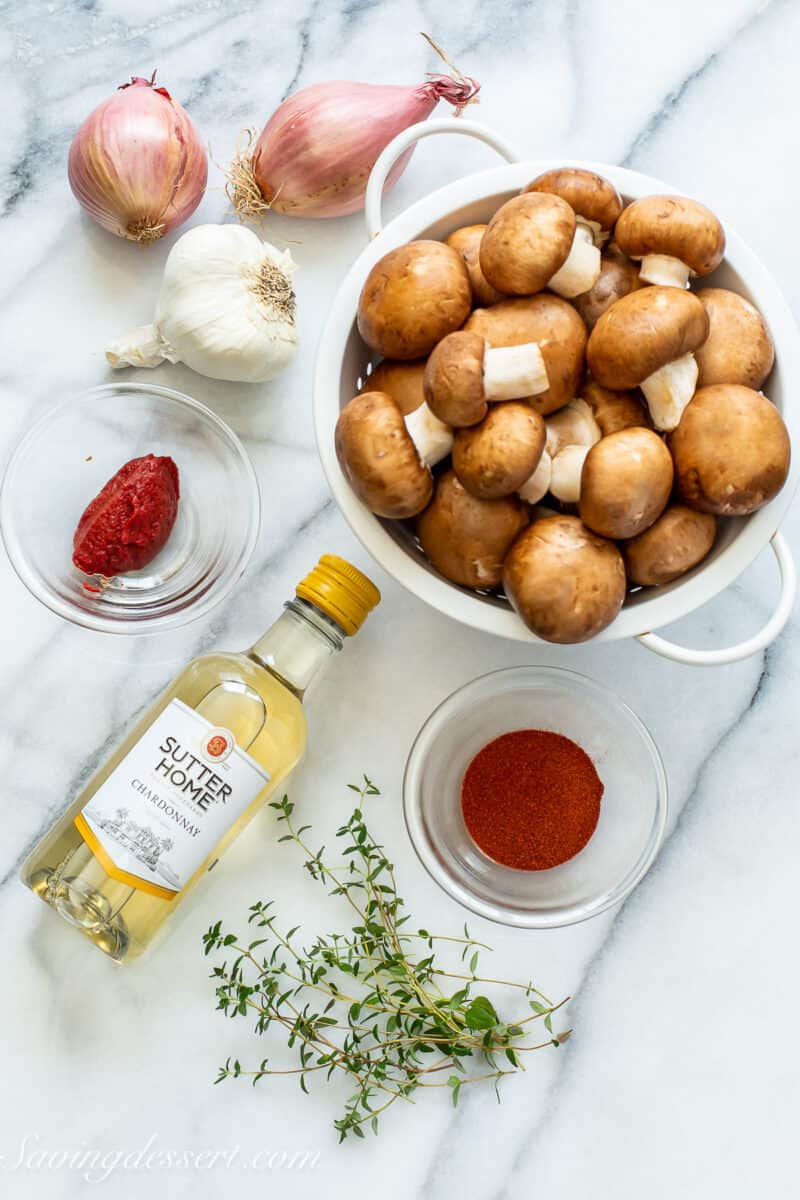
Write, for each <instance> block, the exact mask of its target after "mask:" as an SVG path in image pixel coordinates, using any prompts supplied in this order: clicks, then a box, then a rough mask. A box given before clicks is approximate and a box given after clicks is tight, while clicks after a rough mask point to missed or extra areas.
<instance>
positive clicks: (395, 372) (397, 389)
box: [359, 358, 426, 416]
mask: <svg viewBox="0 0 800 1200" xmlns="http://www.w3.org/2000/svg"><path fill="white" fill-rule="evenodd" d="M425 361H426V360H425V359H424V358H414V359H411V360H410V361H409V362H394V361H393V360H392V359H389V358H384V359H383V360H382V361H381V362H379V363H377V364H376V365H375V366H374V367H373V368H372V370H371V371H370V373H369V375H367V376H366V378H365V379H364V382H363V384H362V386H361V388H360V389H359V390H360V391H362V392H386V393H387V395H389V396H391V397H392V399H393V400H394V402H395V404H396V405H397V407H398V408H399V409H400V411H401V413H402V414H403V416H407V415H408V414H409V413H411V412H413V411H414V409H415V408H419V406H420V404H422V403H423V401H424V400H425V392H424V391H423V387H422V376H423V374H424V372H425Z"/></svg>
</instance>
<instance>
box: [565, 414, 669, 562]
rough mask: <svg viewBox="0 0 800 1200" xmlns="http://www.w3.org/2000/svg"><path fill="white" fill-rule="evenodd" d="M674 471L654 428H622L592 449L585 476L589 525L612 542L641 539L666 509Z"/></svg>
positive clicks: (583, 506)
mask: <svg viewBox="0 0 800 1200" xmlns="http://www.w3.org/2000/svg"><path fill="white" fill-rule="evenodd" d="M672 479H673V467H672V458H671V457H670V453H669V450H668V449H667V447H666V446H665V445H664V443H663V441H662V440H661V438H660V437H659V436H658V434H657V433H654V432H653V431H652V429H637V428H631V429H620V430H619V431H618V432H617V433H612V434H609V436H608V437H604V438H602V439H601V440H600V441H599V442H596V443H595V445H594V446H592V448H591V450H590V451H589V453H588V454H587V456H586V462H585V463H584V464H583V474H582V475H581V498H580V514H581V520H582V521H583V523H584V525H587V526H588V527H589V529H593V530H594V532H595V533H599V534H601V535H602V536H603V537H607V538H631V537H636V535H637V534H638V533H641V532H642V530H643V529H647V528H648V526H650V525H652V524H653V522H654V521H655V520H656V518H657V517H659V516H660V515H661V513H662V512H663V511H664V509H665V508H666V506H667V502H668V501H669V497H670V493H671V492H672Z"/></svg>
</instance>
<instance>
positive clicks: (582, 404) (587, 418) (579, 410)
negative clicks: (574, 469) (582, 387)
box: [545, 397, 603, 456]
mask: <svg viewBox="0 0 800 1200" xmlns="http://www.w3.org/2000/svg"><path fill="white" fill-rule="evenodd" d="M545 425H546V427H547V450H548V452H549V453H550V455H551V456H555V455H556V454H558V453H560V451H562V450H563V449H564V447H565V446H593V445H594V444H595V442H599V441H600V438H601V437H602V436H603V434H602V432H601V430H600V426H599V425H598V424H597V421H595V419H594V414H593V412H592V410H591V408H590V407H589V405H588V404H587V403H586V401H585V400H582V399H581V398H580V397H577V398H576V399H574V400H570V402H569V404H567V405H565V407H564V408H560V409H559V410H558V412H555V413H553V414H552V416H549V417H547V418H546V420H545Z"/></svg>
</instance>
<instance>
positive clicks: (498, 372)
mask: <svg viewBox="0 0 800 1200" xmlns="http://www.w3.org/2000/svg"><path fill="white" fill-rule="evenodd" d="M423 382H424V391H425V398H426V400H427V402H428V404H429V406H430V408H431V410H432V411H433V412H434V413H436V415H437V416H438V417H439V418H440V419H441V420H442V421H446V422H447V424H448V425H453V426H463V425H475V424H477V423H478V421H482V420H483V418H484V417H485V416H486V412H487V408H488V405H489V402H490V401H497V400H518V399H520V398H521V397H525V396H535V395H538V394H541V393H542V392H546V391H547V388H548V378H547V370H546V368H545V364H544V358H543V357H542V352H541V350H540V349H539V347H538V345H537V344H536V343H535V342H528V343H526V344H524V345H515V346H497V347H492V346H490V345H489V343H488V342H487V341H486V339H485V338H483V337H482V336H481V335H480V333H476V332H474V331H472V330H467V329H462V330H458V331H457V332H455V333H450V334H448V336H447V337H446V338H443V339H442V341H441V342H439V345H438V346H436V347H435V349H434V350H433V351H432V353H431V356H430V358H429V359H428V362H427V366H426V367H425V375H424V381H423Z"/></svg>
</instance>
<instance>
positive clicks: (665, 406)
mask: <svg viewBox="0 0 800 1200" xmlns="http://www.w3.org/2000/svg"><path fill="white" fill-rule="evenodd" d="M697 370H698V368H697V362H696V361H695V357H694V355H693V354H683V355H682V356H681V357H680V358H676V359H675V360H674V361H673V362H671V363H667V364H666V366H663V367H660V368H659V369H658V370H657V371H654V372H653V374H652V375H648V377H647V379H645V380H644V381H643V383H642V384H641V389H642V391H643V392H644V395H645V399H646V400H647V407H648V408H649V409H650V416H651V417H652V418H653V424H654V425H655V427H656V429H660V430H662V431H664V432H669V431H670V430H672V429H675V428H676V427H677V426H678V424H679V423H680V419H681V417H682V415H683V410H684V409H685V408H686V405H687V404H688V403H689V401H690V400H691V398H692V396H693V395H694V392H695V387H696V384H697Z"/></svg>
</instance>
